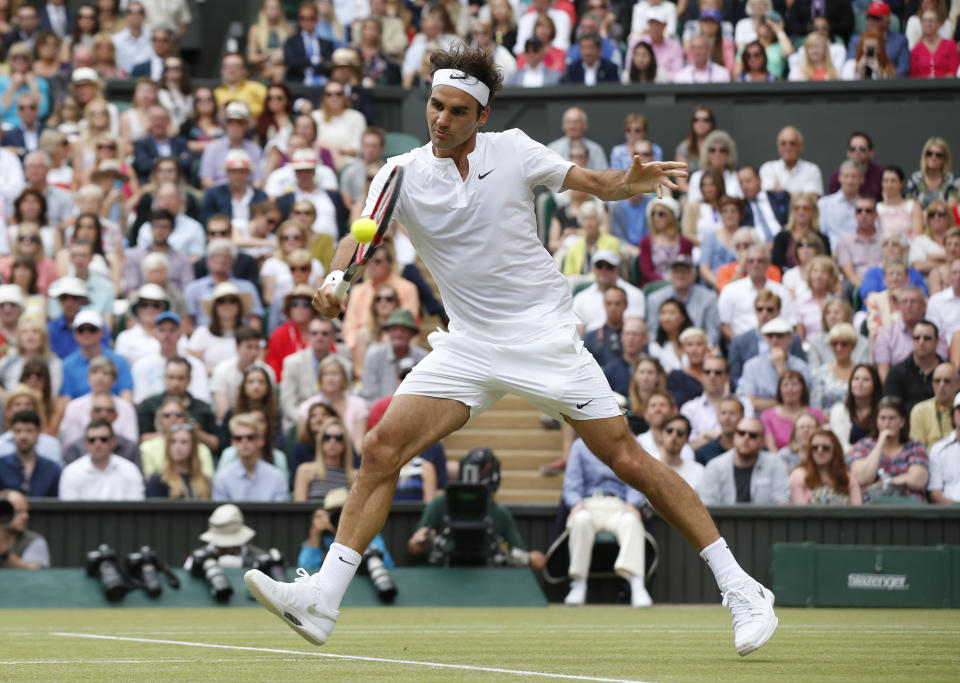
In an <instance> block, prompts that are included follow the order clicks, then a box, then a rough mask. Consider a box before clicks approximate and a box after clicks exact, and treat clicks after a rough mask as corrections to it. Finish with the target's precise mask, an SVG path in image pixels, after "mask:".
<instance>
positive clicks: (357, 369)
mask: <svg viewBox="0 0 960 683" xmlns="http://www.w3.org/2000/svg"><path fill="white" fill-rule="evenodd" d="M399 306H400V304H399V303H398V298H397V292H396V290H395V289H394V288H393V287H391V286H390V285H388V284H383V285H380V288H379V289H378V290H377V293H376V294H375V295H374V297H373V302H372V303H371V304H370V322H369V323H367V325H366V326H365V327H363V328H361V329H360V330H359V331H358V332H357V340H356V342H355V343H354V346H353V354H352V355H353V376H354V377H355V378H362V377H363V359H364V358H365V357H366V355H367V349H369V348H370V346H371V345H373V344H383V343H386V342H389V341H390V338H389V337H388V336H387V332H386V330H385V329H384V325H385V324H386V322H387V320H389V319H390V316H391V314H392V313H393V312H394V311H396V310H397V309H398V308H399Z"/></svg>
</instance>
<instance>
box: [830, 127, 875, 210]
mask: <svg viewBox="0 0 960 683" xmlns="http://www.w3.org/2000/svg"><path fill="white" fill-rule="evenodd" d="M846 154H847V160H848V161H852V162H853V163H855V164H856V165H857V166H858V167H859V168H860V170H861V172H862V173H863V182H862V183H861V184H860V188H859V189H858V190H857V194H862V195H869V196H871V197H876V199H877V201H881V200H882V199H883V192H882V188H881V185H882V181H883V170H884V169H883V166H880V165H879V164H875V163H873V154H874V149H873V140H871V139H870V136H869V135H867V134H866V133H864V132H861V131H855V132H853V133H851V134H850V138H849V139H848V140H847V149H846ZM841 168H842V165H841V167H840V168H837V170H835V171H834V172H833V173H832V174H831V175H830V181H829V183H828V185H827V192H831V193H832V192H837V191H838V190H839V189H840V170H841Z"/></svg>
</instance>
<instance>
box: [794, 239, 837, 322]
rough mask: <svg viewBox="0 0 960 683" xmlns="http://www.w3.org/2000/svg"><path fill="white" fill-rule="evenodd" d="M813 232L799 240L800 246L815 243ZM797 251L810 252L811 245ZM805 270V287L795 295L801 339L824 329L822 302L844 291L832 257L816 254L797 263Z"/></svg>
mask: <svg viewBox="0 0 960 683" xmlns="http://www.w3.org/2000/svg"><path fill="white" fill-rule="evenodd" d="M813 237H814V236H813V235H808V236H806V237H804V238H803V239H801V240H800V241H799V242H797V244H798V245H801V244H808V243H810V242H812V240H813ZM797 251H798V252H801V254H802V252H803V251H811V250H810V249H809V248H804V247H799V246H798V249H797ZM797 267H798V268H802V269H803V274H804V275H803V288H802V289H801V291H800V292H799V293H798V296H796V297H795V298H794V301H795V302H796V312H797V327H796V331H797V334H798V335H800V338H801V339H806V338H807V336H808V335H814V334H816V333H818V332H820V331H822V319H823V305H824V303H826V301H827V299H828V298H830V297H831V296H835V295H839V294H841V293H842V287H841V284H840V268H838V267H837V262H836V261H835V260H834V259H832V258H831V257H829V256H823V255H820V256H815V257H814V258H812V259H810V260H809V261H808V262H807V263H805V264H802V265H800V266H797Z"/></svg>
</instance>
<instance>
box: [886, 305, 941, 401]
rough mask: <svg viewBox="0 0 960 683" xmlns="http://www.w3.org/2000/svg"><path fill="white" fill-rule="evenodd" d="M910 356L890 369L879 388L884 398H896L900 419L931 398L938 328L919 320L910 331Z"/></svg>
mask: <svg viewBox="0 0 960 683" xmlns="http://www.w3.org/2000/svg"><path fill="white" fill-rule="evenodd" d="M912 332H913V353H912V354H910V355H908V356H907V357H906V359H905V360H903V361H901V362H899V363H896V364H895V365H893V366H891V367H890V371H889V373H888V374H887V377H886V379H885V381H884V384H883V393H884V395H886V396H897V397H898V398H899V399H900V400H901V401H902V402H903V405H904V419H906V415H907V414H909V413H908V411H910V410H912V409H913V406H915V405H916V404H917V403H919V402H920V401H923V400H925V399H928V398H931V397H932V396H933V395H934V393H933V371H934V369H935V368H936V367H937V365H939V364H940V362H941V361H942V359H941V358H940V357H939V356H938V355H937V343H938V328H937V326H936V325H934V324H933V323H932V322H930V321H929V320H921V321H919V322H918V323H916V324H915V325H914V326H913V328H912Z"/></svg>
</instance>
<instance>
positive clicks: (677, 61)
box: [627, 0, 684, 81]
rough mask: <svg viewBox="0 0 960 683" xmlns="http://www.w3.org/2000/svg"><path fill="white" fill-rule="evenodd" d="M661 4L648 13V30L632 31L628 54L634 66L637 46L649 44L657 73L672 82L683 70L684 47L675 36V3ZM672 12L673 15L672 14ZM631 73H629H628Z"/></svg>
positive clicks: (652, 7) (653, 6) (661, 0)
mask: <svg viewBox="0 0 960 683" xmlns="http://www.w3.org/2000/svg"><path fill="white" fill-rule="evenodd" d="M657 2H658V3H659V4H657V5H653V4H652V3H650V4H651V5H652V6H651V7H650V9H649V10H648V11H647V26H646V30H645V31H644V30H639V31H638V30H633V31H631V36H636V37H631V39H630V42H629V43H628V45H627V54H628V55H630V56H631V60H630V64H631V66H633V63H634V62H633V60H634V59H635V58H636V55H635V52H636V46H637V45H639V44H640V43H641V42H645V43H647V45H649V47H650V49H651V50H652V52H653V62H652V63H653V64H655V65H656V66H657V73H656V74H655V76H658V75H659V74H663V76H664V77H666V79H667V80H668V81H672V80H673V78H674V77H675V76H676V75H677V73H678V72H679V71H680V70H681V69H682V68H683V62H684V59H683V47H682V46H681V45H680V43H679V41H677V40H676V39H675V38H674V36H676V26H675V24H676V10H675V9H674V5H673V3H670V2H663V0H657ZM643 4H646V3H644V2H640V3H638V4H637V5H634V9H636V8H637V7H639V6H641V5H643ZM671 12H672V13H671ZM628 73H629V72H628Z"/></svg>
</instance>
